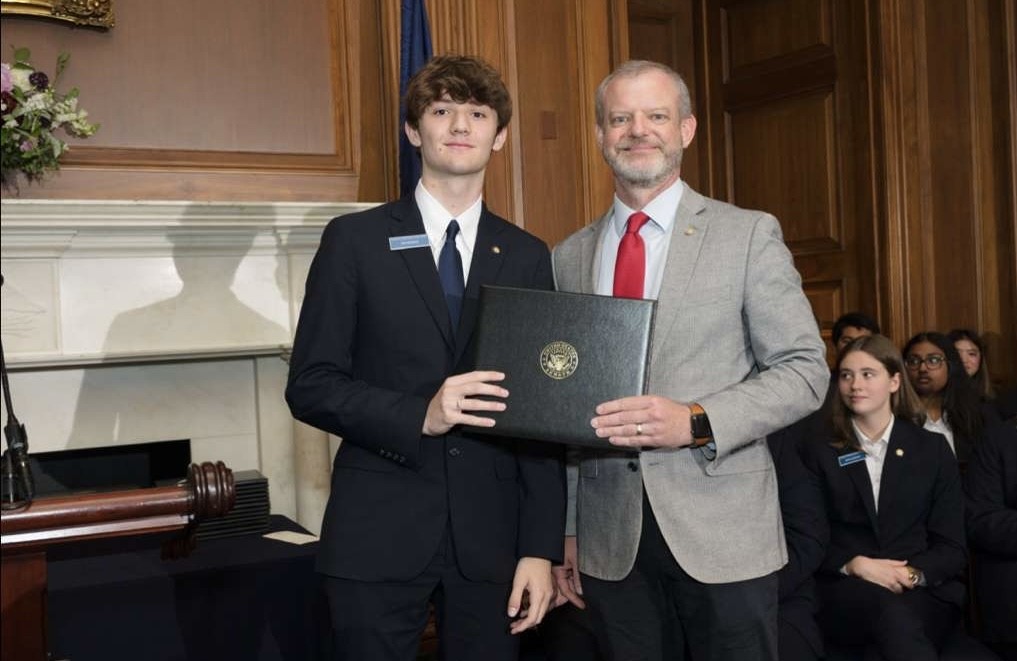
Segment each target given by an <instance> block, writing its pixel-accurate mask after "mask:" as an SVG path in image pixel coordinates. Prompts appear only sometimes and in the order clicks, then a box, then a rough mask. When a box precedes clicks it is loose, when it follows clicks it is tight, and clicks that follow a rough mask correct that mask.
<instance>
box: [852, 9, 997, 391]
mask: <svg viewBox="0 0 1017 661" xmlns="http://www.w3.org/2000/svg"><path fill="white" fill-rule="evenodd" d="M872 12H873V14H874V22H875V24H876V26H877V29H878V33H877V34H878V37H879V38H878V39H877V40H875V41H874V42H873V44H874V48H875V49H876V55H877V56H878V57H879V60H880V63H881V67H880V70H879V72H878V73H879V77H878V79H877V80H878V84H879V90H878V91H879V100H880V102H881V103H880V104H879V105H877V106H875V107H874V109H875V111H876V112H877V118H878V120H879V121H880V122H881V125H882V140H881V142H880V146H881V148H882V149H881V151H880V152H879V153H877V154H876V162H877V166H878V167H879V168H880V174H881V176H880V177H878V179H877V181H876V182H875V183H876V184H877V191H878V194H879V201H880V211H881V221H882V222H881V223H880V224H879V230H880V232H879V235H878V236H877V245H878V246H885V250H884V252H883V254H882V255H881V260H880V268H881V272H882V276H883V277H882V279H881V282H880V288H879V300H880V306H879V309H880V315H881V318H882V319H883V320H884V323H886V324H887V325H888V326H889V327H890V329H891V330H892V331H893V332H894V333H895V334H896V337H897V338H898V339H904V338H906V337H907V336H908V335H910V334H913V333H915V332H918V331H921V330H925V329H938V330H949V329H950V328H953V327H957V326H963V327H971V328H974V329H976V330H979V331H981V332H983V333H984V334H986V336H987V339H988V341H989V345H990V351H989V359H990V361H991V362H990V365H991V368H992V373H993V374H994V375H995V376H997V377H1000V378H1001V379H1002V380H1005V381H1009V382H1010V383H1013V381H1014V380H1015V379H1017V328H1015V327H1017V267H1015V264H1017V240H1015V234H1017V202H1015V200H1017V135H1015V132H1017V3H1015V2H1014V0H969V1H967V2H944V1H937V0H885V1H884V2H876V3H873V4H872Z"/></svg>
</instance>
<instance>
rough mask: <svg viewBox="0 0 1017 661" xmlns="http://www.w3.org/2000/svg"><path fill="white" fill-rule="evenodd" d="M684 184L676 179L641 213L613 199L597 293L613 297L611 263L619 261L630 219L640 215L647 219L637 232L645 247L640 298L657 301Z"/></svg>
mask: <svg viewBox="0 0 1017 661" xmlns="http://www.w3.org/2000/svg"><path fill="white" fill-rule="evenodd" d="M684 191H685V184H684V183H682V180H681V179H679V180H677V181H675V182H674V183H673V184H671V185H670V186H668V187H667V188H665V189H664V190H663V191H661V192H660V194H659V195H657V197H655V198H653V199H652V200H650V203H649V204H647V205H646V206H645V207H643V208H642V209H630V208H629V207H628V206H627V205H626V204H625V203H624V202H622V201H621V200H619V199H618V196H617V195H616V196H615V198H614V206H613V207H612V211H611V228H612V229H613V231H611V232H606V233H605V234H604V245H603V246H602V248H601V253H600V269H599V271H598V272H597V293H598V294H601V295H603V296H611V295H612V294H613V293H614V263H615V261H616V260H617V259H618V245H619V244H620V243H621V240H622V237H623V236H625V229H626V227H627V225H628V222H629V216H631V215H632V214H633V213H635V212H636V211H642V212H643V213H645V214H646V215H647V216H649V217H650V220H649V222H647V223H646V224H645V225H643V227H642V229H640V230H639V236H640V237H642V239H643V244H644V245H645V246H646V276H645V277H644V279H643V298H650V299H654V300H656V298H657V296H658V295H659V294H660V284H661V282H663V280H664V265H665V263H666V262H667V248H668V246H669V245H670V244H671V234H672V232H673V230H674V221H675V216H677V215H678V203H679V202H681V199H682V193H683V192H684Z"/></svg>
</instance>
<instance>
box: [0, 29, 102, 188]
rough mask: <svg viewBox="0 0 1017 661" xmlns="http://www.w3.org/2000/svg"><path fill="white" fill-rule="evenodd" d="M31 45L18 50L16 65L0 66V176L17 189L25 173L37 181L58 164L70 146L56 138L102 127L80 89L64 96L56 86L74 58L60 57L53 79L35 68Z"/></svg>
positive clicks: (87, 133) (81, 134)
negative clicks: (59, 134) (83, 104)
mask: <svg viewBox="0 0 1017 661" xmlns="http://www.w3.org/2000/svg"><path fill="white" fill-rule="evenodd" d="M30 58H31V53H30V52H29V50H28V49H27V48H18V49H15V51H14V63H13V64H8V63H6V62H4V63H2V64H0V121H2V124H0V138H2V139H0V143H2V148H3V160H2V167H0V180H2V184H3V186H4V188H12V187H13V188H16V187H17V176H18V174H21V175H23V176H24V177H25V179H27V180H28V181H29V182H33V181H38V180H40V179H42V178H43V176H45V175H46V173H47V172H49V171H52V170H57V169H59V168H60V164H59V160H60V156H61V155H63V153H64V152H66V151H67V150H68V149H69V147H68V146H67V143H66V142H64V141H63V140H61V139H60V138H58V137H57V136H56V132H57V131H58V130H60V129H63V131H64V133H66V134H67V135H72V136H75V137H78V138H87V137H89V136H90V135H92V134H93V133H95V132H96V130H98V128H99V126H98V125H97V124H92V123H90V122H89V121H88V119H87V118H88V113H87V112H85V111H84V110H83V109H81V108H79V107H78V90H77V89H72V90H70V91H69V92H67V93H66V94H61V93H60V92H57V91H56V88H55V85H56V82H57V80H59V79H60V74H61V73H63V70H64V68H65V67H66V66H67V60H68V59H70V56H69V55H67V54H66V53H63V54H61V55H60V56H59V57H58V58H57V63H56V72H55V75H54V77H53V80H50V78H49V76H47V75H46V74H45V73H43V72H42V71H38V70H36V68H35V67H34V66H32V64H31V62H30V61H29V59H30Z"/></svg>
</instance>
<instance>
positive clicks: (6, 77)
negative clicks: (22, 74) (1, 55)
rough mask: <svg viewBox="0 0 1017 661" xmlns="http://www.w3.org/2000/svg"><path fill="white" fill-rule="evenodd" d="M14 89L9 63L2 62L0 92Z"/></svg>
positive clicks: (0, 67) (0, 66)
mask: <svg viewBox="0 0 1017 661" xmlns="http://www.w3.org/2000/svg"><path fill="white" fill-rule="evenodd" d="M12 89H14V81H13V80H11V65H9V64H7V63H6V62H4V63H3V64H2V65H0V92H3V93H4V94H6V93H8V92H10V91H11V90H12Z"/></svg>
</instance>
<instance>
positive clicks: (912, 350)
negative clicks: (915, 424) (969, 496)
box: [903, 331, 999, 464]
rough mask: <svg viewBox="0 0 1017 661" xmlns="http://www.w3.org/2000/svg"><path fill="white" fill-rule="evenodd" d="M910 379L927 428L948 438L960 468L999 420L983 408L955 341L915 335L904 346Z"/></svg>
mask: <svg viewBox="0 0 1017 661" xmlns="http://www.w3.org/2000/svg"><path fill="white" fill-rule="evenodd" d="M903 353H904V364H905V365H906V366H907V374H908V378H909V379H910V381H911V385H912V387H914V389H915V392H917V393H918V396H919V397H921V399H922V404H923V405H924V407H925V415H926V419H925V428H926V429H928V430H929V431H934V432H938V433H940V434H942V435H943V436H946V440H947V442H948V443H949V444H950V447H951V448H952V449H953V451H954V454H955V455H957V460H958V461H959V462H961V464H966V463H967V460H968V459H969V458H970V457H971V452H972V450H973V449H974V446H975V444H976V443H977V442H978V441H979V440H980V439H981V438H982V432H983V430H984V429H986V428H987V427H988V426H991V425H993V424H995V423H998V422H999V417H998V416H997V415H995V413H994V412H993V411H991V409H990V408H989V407H987V406H983V405H982V401H981V398H980V397H979V396H978V392H977V391H976V390H975V385H974V383H973V382H972V381H971V378H970V377H968V375H967V372H965V371H964V364H963V363H962V362H961V358H960V354H958V353H957V349H956V347H954V344H953V341H951V340H950V338H948V337H947V336H946V335H944V334H943V333H936V332H932V331H929V332H925V333H919V334H918V335H915V336H914V337H912V338H911V339H910V340H908V343H907V344H906V345H905V346H904V352H903Z"/></svg>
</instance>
